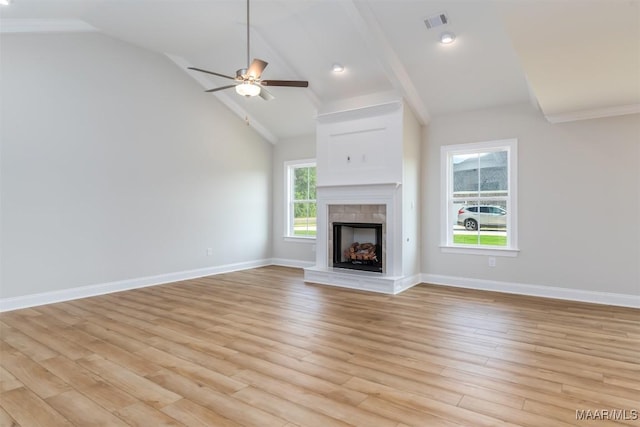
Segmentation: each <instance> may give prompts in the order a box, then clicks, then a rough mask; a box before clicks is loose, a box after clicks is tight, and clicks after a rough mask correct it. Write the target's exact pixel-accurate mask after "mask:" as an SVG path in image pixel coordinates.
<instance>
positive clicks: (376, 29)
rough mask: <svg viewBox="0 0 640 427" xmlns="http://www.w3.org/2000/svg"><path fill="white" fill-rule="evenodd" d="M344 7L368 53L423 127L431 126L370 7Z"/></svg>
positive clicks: (362, 4) (351, 4)
mask: <svg viewBox="0 0 640 427" xmlns="http://www.w3.org/2000/svg"><path fill="white" fill-rule="evenodd" d="M344 7H345V10H346V11H347V14H348V16H349V17H350V18H351V20H352V21H353V24H354V25H355V27H356V28H357V30H358V31H359V32H360V34H361V35H362V39H363V40H364V41H365V42H366V44H367V46H368V47H369V50H370V51H371V52H372V53H373V54H375V55H376V56H377V58H378V60H379V61H380V64H381V65H382V68H383V69H384V71H385V73H386V75H387V78H388V79H389V81H390V82H391V84H392V86H393V87H394V88H395V89H396V90H397V91H398V92H399V93H400V94H401V95H402V97H403V98H404V99H406V100H407V103H408V104H409V106H410V107H411V108H412V110H413V111H414V113H415V114H416V117H417V119H418V121H419V122H420V124H422V125H426V124H429V122H430V121H431V115H430V114H429V111H428V110H427V107H426V106H425V105H424V103H423V102H422V99H421V98H420V96H419V95H418V91H417V89H416V87H415V85H414V84H413V82H412V81H411V78H410V77H409V74H408V73H407V70H406V69H405V67H404V65H403V64H402V61H400V58H398V55H397V54H396V52H395V51H394V49H393V47H392V46H391V43H389V41H388V40H387V38H386V37H385V35H384V32H383V31H382V28H381V27H380V24H379V23H378V21H377V19H376V17H375V15H374V13H373V11H372V10H371V7H370V6H369V5H368V4H367V3H366V2H362V1H357V0H352V1H350V2H345V3H344Z"/></svg>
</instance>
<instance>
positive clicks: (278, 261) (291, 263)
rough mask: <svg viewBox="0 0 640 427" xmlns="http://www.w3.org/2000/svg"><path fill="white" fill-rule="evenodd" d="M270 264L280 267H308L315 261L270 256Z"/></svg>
mask: <svg viewBox="0 0 640 427" xmlns="http://www.w3.org/2000/svg"><path fill="white" fill-rule="evenodd" d="M271 264H273V265H279V266H281V267H294V268H308V267H313V266H314V265H315V264H316V263H315V261H300V260H297V259H285V258H272V259H271Z"/></svg>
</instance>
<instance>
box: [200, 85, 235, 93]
mask: <svg viewBox="0 0 640 427" xmlns="http://www.w3.org/2000/svg"><path fill="white" fill-rule="evenodd" d="M230 87H236V85H228V86H221V87H216V88H213V89H209V90H205V92H217V91H219V90H224V89H229V88H230Z"/></svg>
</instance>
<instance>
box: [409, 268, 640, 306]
mask: <svg viewBox="0 0 640 427" xmlns="http://www.w3.org/2000/svg"><path fill="white" fill-rule="evenodd" d="M421 279H422V280H421V281H422V283H429V284H432V285H443V286H453V287H458V288H467V289H478V290H483V291H495V292H505V293H509V294H518V295H528V296H536V297H544V298H555V299H563V300H571V301H581V302H590V303H594V304H605V305H615V306H620V307H631V308H640V295H629V294H614V293H610V292H596V291H587V290H582V289H567V288H558V287H555V286H544V285H527V284H523V283H509V282H498V281H493V280H482V279H470V278H466V277H455V276H444V275H439V274H425V273H423V274H422V275H421Z"/></svg>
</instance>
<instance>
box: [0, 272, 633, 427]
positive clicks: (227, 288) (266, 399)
mask: <svg viewBox="0 0 640 427" xmlns="http://www.w3.org/2000/svg"><path fill="white" fill-rule="evenodd" d="M639 392H640V310H638V309H630V308H623V307H611V306H604V305H596V304H585V303H577V302H571V301H563V300H553V299H543V298H533V297H525V296H519V295H508V294H500V293H496V292H485V291H477V290H471V289H459V288H449V287H444V286H431V285H426V284H422V285H418V286H415V287H413V288H411V289H409V290H407V291H405V292H403V293H402V294H399V295H383V294H376V293H367V292H361V291H354V290H350V289H344V288H335V287H327V286H321V285H315V284H307V283H304V281H303V276H302V272H301V271H300V270H299V269H294V268H287V267H276V266H270V267H263V268H256V269H251V270H245V271H238V272H233V273H225V274H219V275H216V276H210V277H202V278H198V279H193V280H185V281H180V282H175V283H169V284H165V285H161V286H153V287H147V288H141V289H135V290H131V291H126V292H119V293H117V294H109V295H102V296H97V297H92V298H84V299H79V300H73V301H68V302H64V303H58V304H51V305H47V306H40V307H34V308H29V309H24V310H15V311H12V312H6V313H0V425H3V426H4V425H14V424H15V425H21V426H24V427H26V426H32V425H33V426H38V425H46V426H56V425H69V426H82V427H84V426H88V425H119V424H121V423H125V424H127V425H139V426H147V425H172V426H210V425H211V426H216V425H220V426H228V427H236V426H274V427H284V426H287V427H296V426H297V427H313V426H323V427H324V426H340V427H342V426H346V425H354V426H367V427H369V426H389V427H409V426H420V427H423V426H440V425H442V426H446V427H454V426H474V427H476V426H477V427H489V426H498V427H507V426H508V427H515V426H536V427H538V426H554V427H555V426H566V425H571V426H589V425H593V426H596V425H602V426H605V425H612V426H613V425H620V426H625V427H626V426H635V425H640V420H629V419H627V420H621V421H619V422H618V423H613V422H612V421H611V420H578V419H577V418H576V410H585V409H591V410H599V409H600V410H602V409H606V410H626V411H627V413H630V411H632V410H634V409H635V410H637V409H640V408H639V404H638V398H637V396H638V393H639Z"/></svg>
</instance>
